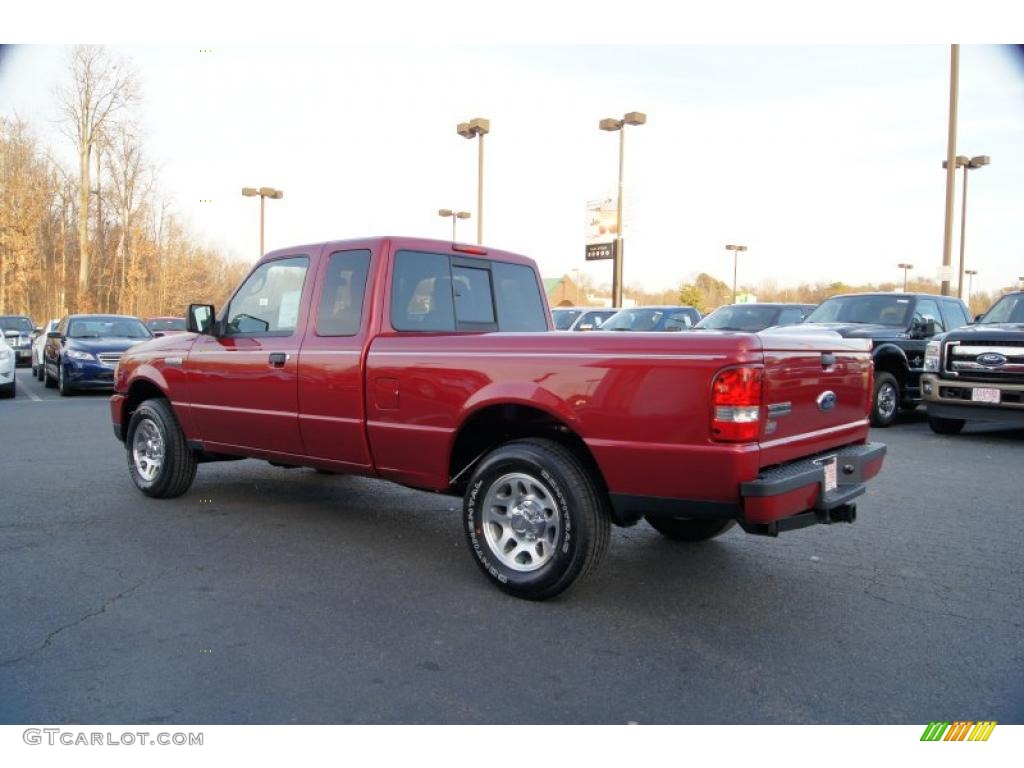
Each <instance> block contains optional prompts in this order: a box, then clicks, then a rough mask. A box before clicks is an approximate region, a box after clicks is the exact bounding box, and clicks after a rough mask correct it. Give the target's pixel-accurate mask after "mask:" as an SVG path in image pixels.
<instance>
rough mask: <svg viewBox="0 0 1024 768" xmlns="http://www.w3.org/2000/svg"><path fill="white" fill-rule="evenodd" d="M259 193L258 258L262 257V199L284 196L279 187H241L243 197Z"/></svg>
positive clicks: (277, 198) (275, 198)
mask: <svg viewBox="0 0 1024 768" xmlns="http://www.w3.org/2000/svg"><path fill="white" fill-rule="evenodd" d="M257 195H259V198H260V258H261V259H262V258H263V201H264V200H266V199H267V198H268V197H269V198H270V199H271V200H280V199H281V198H282V197H284V192H282V191H281V190H280V189H274V188H273V187H260V188H259V189H256V188H255V187H242V196H243V197H256V196H257Z"/></svg>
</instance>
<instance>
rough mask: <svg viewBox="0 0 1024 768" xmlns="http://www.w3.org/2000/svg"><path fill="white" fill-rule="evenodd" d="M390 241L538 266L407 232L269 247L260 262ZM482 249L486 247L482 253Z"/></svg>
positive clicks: (394, 247) (517, 257)
mask: <svg viewBox="0 0 1024 768" xmlns="http://www.w3.org/2000/svg"><path fill="white" fill-rule="evenodd" d="M387 245H390V249H391V251H392V252H394V251H400V250H407V251H427V252H430V253H443V254H447V255H449V256H457V257H459V258H469V259H485V260H495V261H505V262H509V263H512V264H523V265H527V266H531V267H532V266H534V260H533V259H531V258H529V257H527V256H522V255H520V254H517V253H512V252H511V251H504V250H501V249H498V248H492V247H490V246H487V245H474V244H471V243H459V242H452V241H451V240H432V239H430V238H425V237H410V236H404V235H376V236H373V237H360V238H354V239H349V240H327V241H325V242H319V243H307V244H305V245H294V246H288V247H286V248H278V249H276V250H273V251H269V252H268V253H267V254H266V255H265V256H264V257H263V258H262V259H260V262H263V261H270V260H272V259H279V258H282V257H285V256H301V255H309V254H313V253H319V252H321V251H322V250H323V249H324V248H325V247H327V248H328V249H329V250H339V251H341V250H356V249H369V250H372V251H377V250H380V248H381V247H384V246H387ZM481 251H483V252H482V253H481Z"/></svg>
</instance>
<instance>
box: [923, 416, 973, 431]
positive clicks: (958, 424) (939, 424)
mask: <svg viewBox="0 0 1024 768" xmlns="http://www.w3.org/2000/svg"><path fill="white" fill-rule="evenodd" d="M966 423H967V422H966V421H964V420H963V419H943V418H940V417H938V416H929V417H928V426H929V427H931V429H932V432H934V433H935V434H937V435H959V434H960V430H961V429H963V428H964V424H966Z"/></svg>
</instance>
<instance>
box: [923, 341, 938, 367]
mask: <svg viewBox="0 0 1024 768" xmlns="http://www.w3.org/2000/svg"><path fill="white" fill-rule="evenodd" d="M941 351H942V343H941V342H938V341H929V342H928V346H927V347H925V348H924V369H925V370H926V371H938V370H939V355H940V354H941Z"/></svg>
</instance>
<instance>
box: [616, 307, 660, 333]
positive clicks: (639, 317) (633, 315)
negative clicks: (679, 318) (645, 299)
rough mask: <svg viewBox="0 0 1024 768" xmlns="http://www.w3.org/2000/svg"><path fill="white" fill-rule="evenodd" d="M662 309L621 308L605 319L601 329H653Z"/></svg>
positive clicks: (656, 324)
mask: <svg viewBox="0 0 1024 768" xmlns="http://www.w3.org/2000/svg"><path fill="white" fill-rule="evenodd" d="M664 316H665V310H664V309H623V310H620V311H619V312H616V313H615V314H614V315H612V316H611V317H610V318H608V319H607V320H605V323H604V325H602V326H601V330H602V331H653V330H654V329H655V328H656V327H657V326H658V322H659V321H660V320H661V318H662V317H664Z"/></svg>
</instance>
